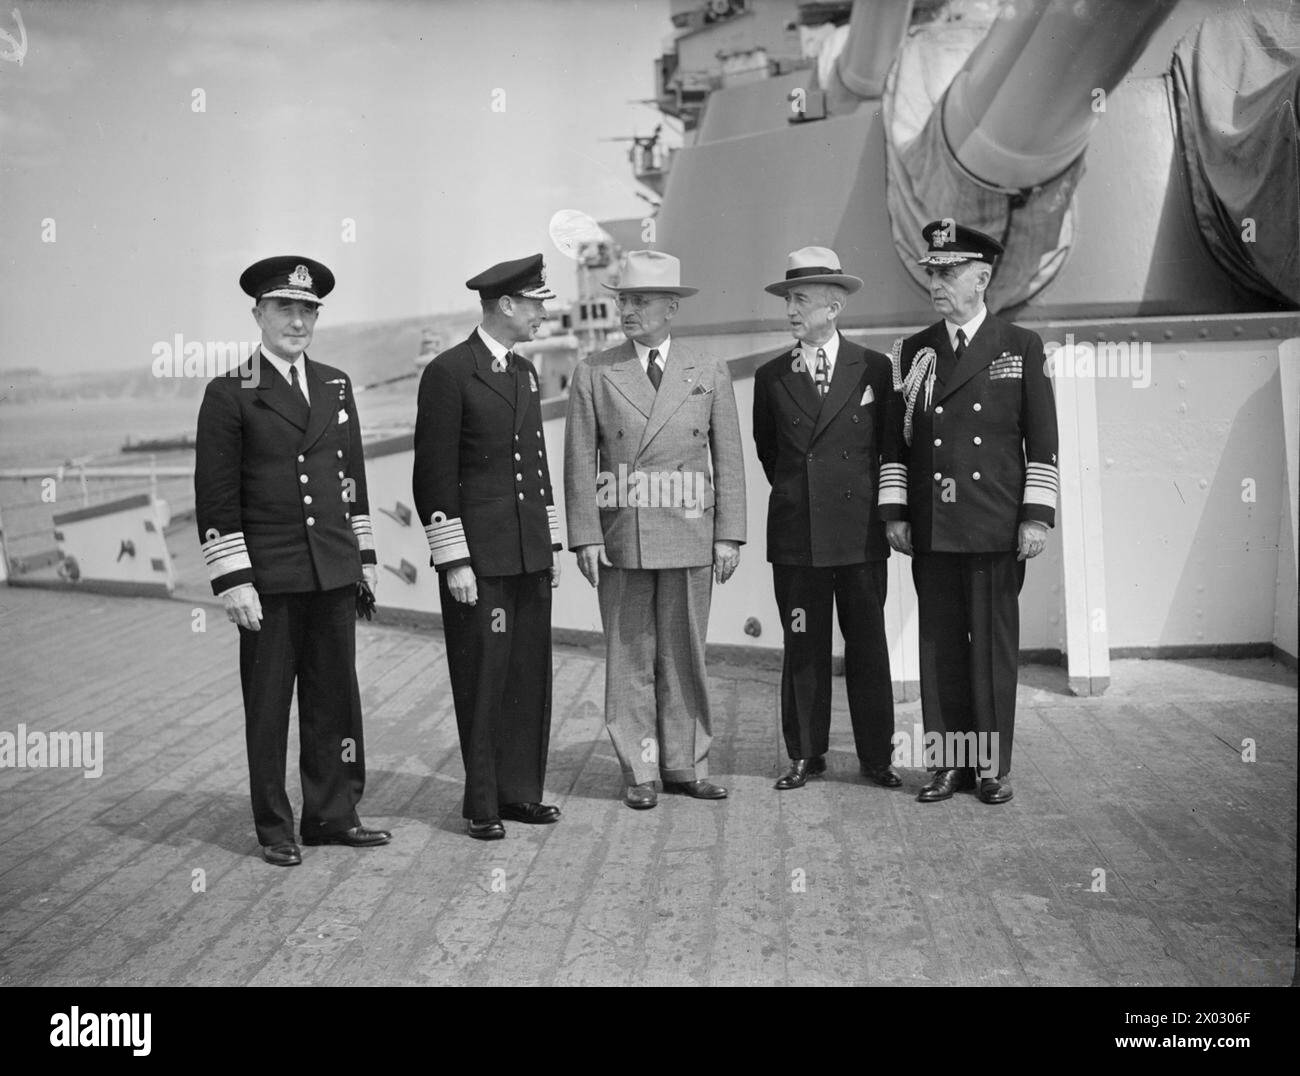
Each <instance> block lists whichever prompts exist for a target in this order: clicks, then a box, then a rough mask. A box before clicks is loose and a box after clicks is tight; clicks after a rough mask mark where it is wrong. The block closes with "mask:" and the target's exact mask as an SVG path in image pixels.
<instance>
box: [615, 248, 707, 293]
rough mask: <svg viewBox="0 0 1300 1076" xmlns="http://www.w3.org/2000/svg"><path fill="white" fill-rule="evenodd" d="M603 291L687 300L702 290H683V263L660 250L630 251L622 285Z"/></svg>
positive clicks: (625, 261)
mask: <svg viewBox="0 0 1300 1076" xmlns="http://www.w3.org/2000/svg"><path fill="white" fill-rule="evenodd" d="M602 287H605V288H608V289H609V290H610V291H627V292H664V293H666V294H668V295H677V296H683V297H684V296H687V295H694V294H695V293H696V292H698V291H699V290H700V289H699V288H686V287H683V286H682V263H681V262H679V261H678V260H677V259H676V258H674V257H673V256H672V255H671V254H664V253H662V252H661V251H658V250H629V251H628V252H627V257H626V258H625V259H624V260H623V275H622V276H621V278H620V279H619V282H618V283H617V284H604V285H602Z"/></svg>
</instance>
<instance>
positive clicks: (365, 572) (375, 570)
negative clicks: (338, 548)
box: [361, 564, 379, 594]
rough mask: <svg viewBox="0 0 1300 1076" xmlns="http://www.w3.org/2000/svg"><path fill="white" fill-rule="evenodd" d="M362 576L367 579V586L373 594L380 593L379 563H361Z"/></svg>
mask: <svg viewBox="0 0 1300 1076" xmlns="http://www.w3.org/2000/svg"><path fill="white" fill-rule="evenodd" d="M361 578H362V579H364V580H365V581H366V586H368V587H369V588H370V593H371V594H378V593H379V565H378V564H363V565H361Z"/></svg>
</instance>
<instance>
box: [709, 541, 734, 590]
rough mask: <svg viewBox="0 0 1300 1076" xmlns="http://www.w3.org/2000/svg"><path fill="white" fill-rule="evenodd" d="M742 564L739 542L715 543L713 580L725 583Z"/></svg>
mask: <svg viewBox="0 0 1300 1076" xmlns="http://www.w3.org/2000/svg"><path fill="white" fill-rule="evenodd" d="M739 564H740V543H739V542H714V543H713V578H714V579H716V580H717V581H718V582H719V583H725V582H726V581H727V580H728V579H730V578H731V576H732V573H733V572H735V570H736V568H737V567H738V566H739Z"/></svg>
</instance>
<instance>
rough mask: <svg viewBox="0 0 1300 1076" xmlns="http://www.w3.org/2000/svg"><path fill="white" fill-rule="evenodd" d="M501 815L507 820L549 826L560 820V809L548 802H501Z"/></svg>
mask: <svg viewBox="0 0 1300 1076" xmlns="http://www.w3.org/2000/svg"><path fill="white" fill-rule="evenodd" d="M501 817H502V818H504V819H506V820H507V821H508V822H528V823H531V824H532V825H536V826H549V825H550V824H551V823H552V822H558V821H559V820H560V809H559V808H558V807H555V806H553V805H551V804H549V803H503V804H501Z"/></svg>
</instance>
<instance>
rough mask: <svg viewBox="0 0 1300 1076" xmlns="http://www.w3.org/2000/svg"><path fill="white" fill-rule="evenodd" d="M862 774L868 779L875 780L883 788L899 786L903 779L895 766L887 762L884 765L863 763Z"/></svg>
mask: <svg viewBox="0 0 1300 1076" xmlns="http://www.w3.org/2000/svg"><path fill="white" fill-rule="evenodd" d="M862 776H863V777H865V778H866V779H867V780H868V781H875V782H876V784H878V785H880V786H881V788H898V787H899V786H900V785H901V784H902V783H903V779H902V778H901V777H899V776H898V774H897V773H896V772H894V768H893V767H892V766H890V765H889V764H888V763H886V764H885V765H884V766H868V765H867V764H866V763H865V762H864V763H863V764H862Z"/></svg>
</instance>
